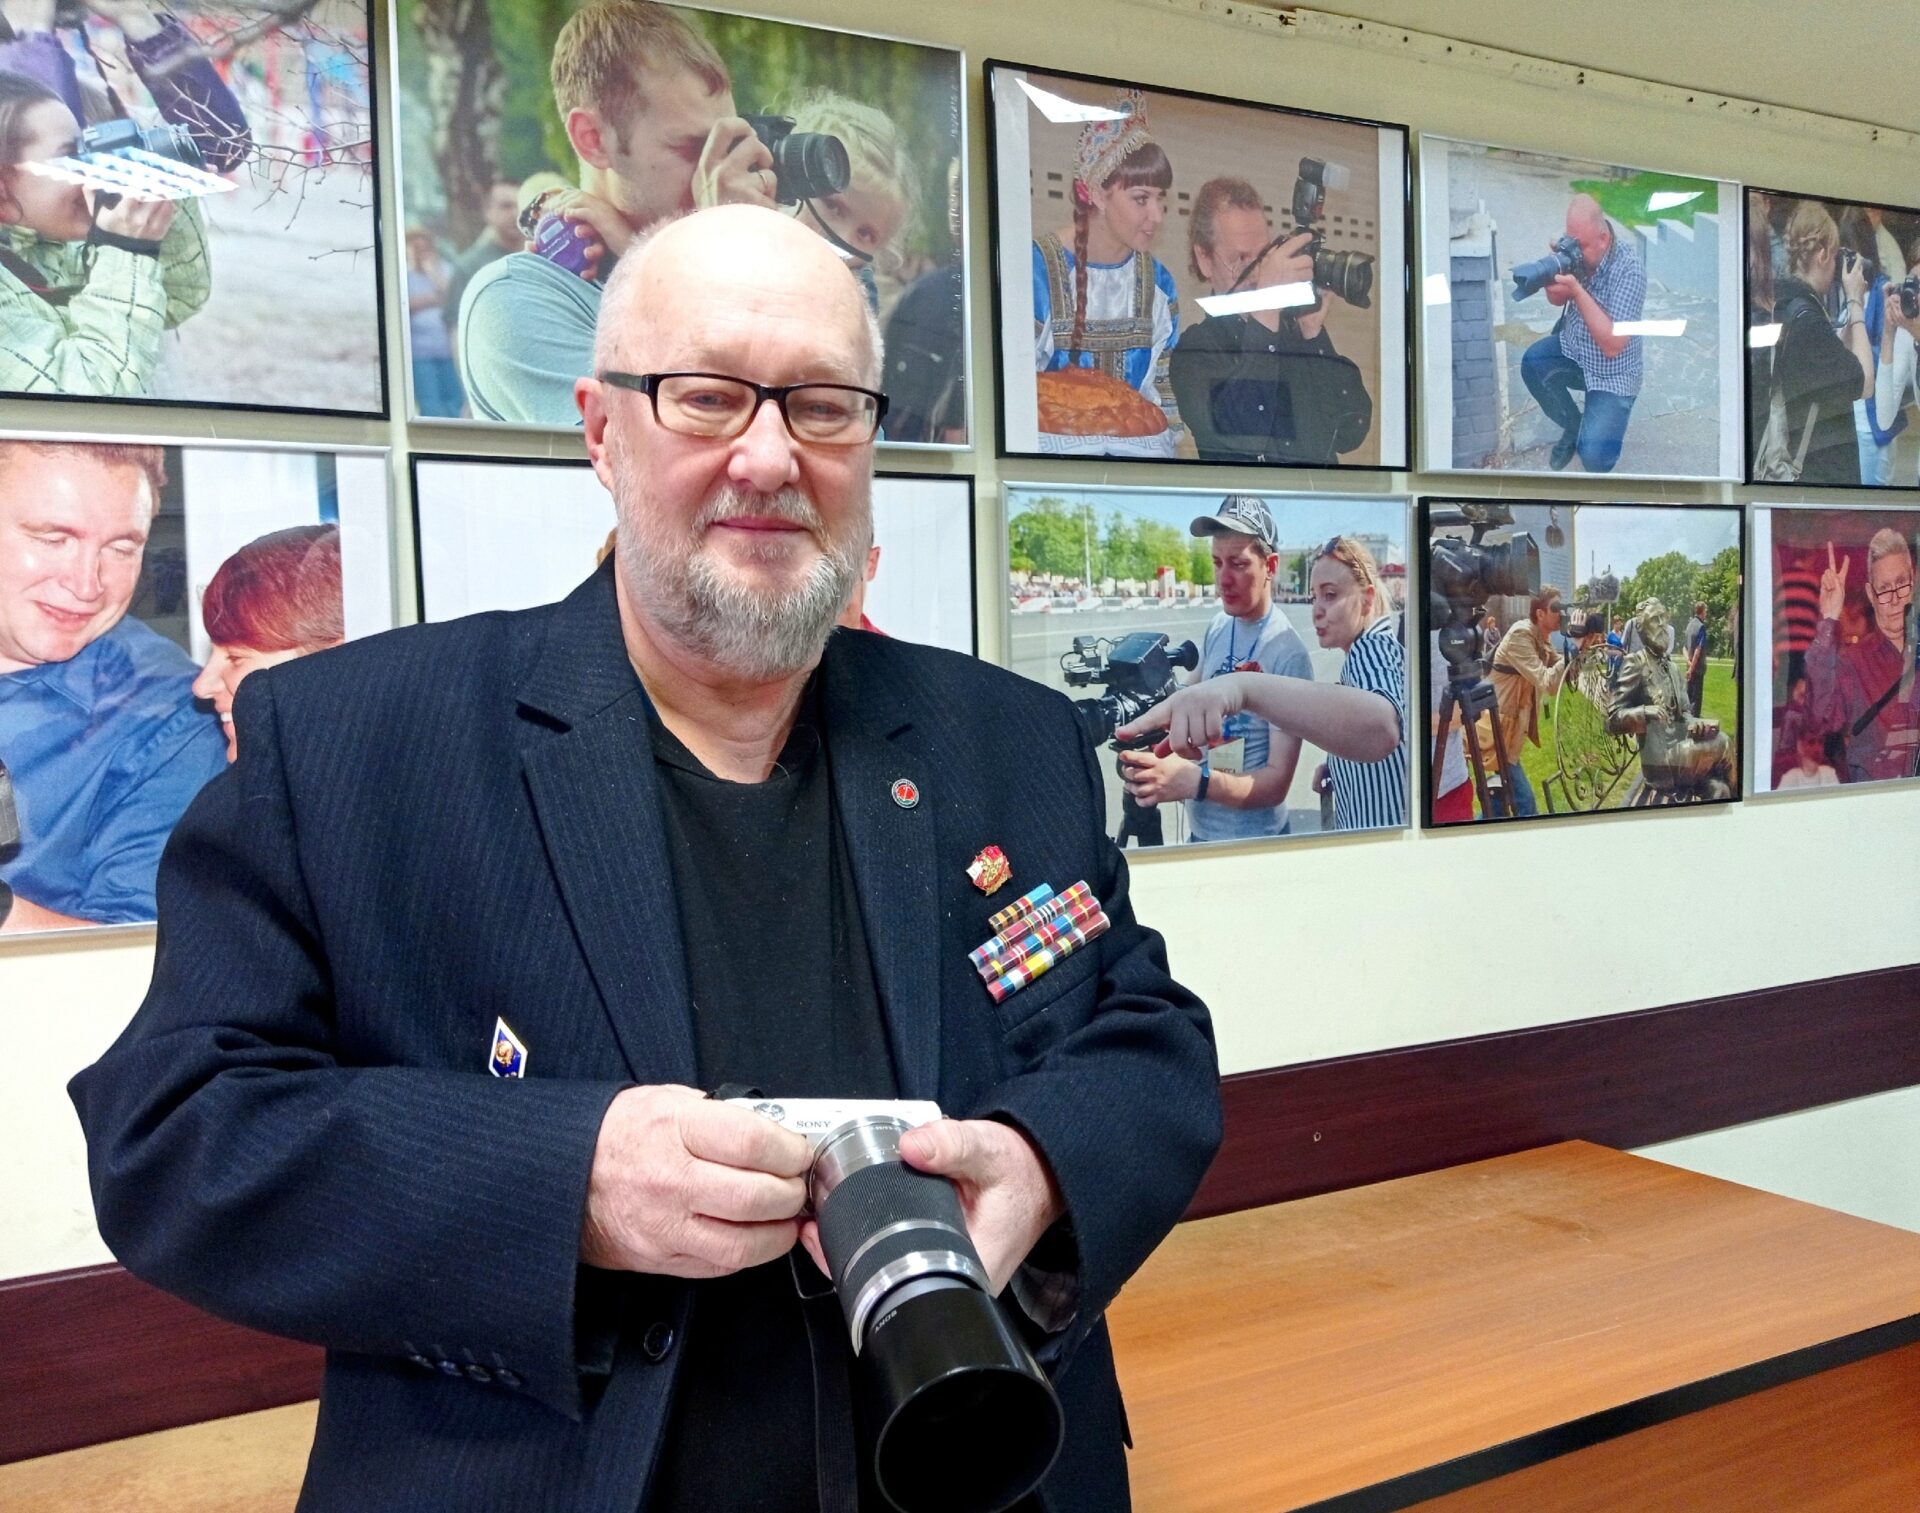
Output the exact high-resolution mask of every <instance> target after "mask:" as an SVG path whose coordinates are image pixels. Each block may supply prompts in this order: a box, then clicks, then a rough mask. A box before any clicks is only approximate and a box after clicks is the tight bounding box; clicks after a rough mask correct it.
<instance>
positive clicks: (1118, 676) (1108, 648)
mask: <svg viewBox="0 0 1920 1513" xmlns="http://www.w3.org/2000/svg"><path fill="white" fill-rule="evenodd" d="M1199 665H1200V648H1199V647H1197V646H1195V645H1194V644H1193V642H1191V641H1182V642H1181V643H1180V644H1179V645H1178V646H1169V645H1168V644H1167V637H1166V634H1165V632H1163V631H1157V630H1136V631H1134V632H1132V633H1131V634H1129V635H1124V636H1122V637H1121V638H1120V639H1119V640H1117V641H1104V640H1102V639H1101V638H1100V637H1098V636H1075V637H1074V638H1073V649H1072V650H1071V651H1069V652H1067V653H1066V654H1065V655H1064V656H1062V657H1061V658H1060V671H1061V674H1062V675H1063V676H1064V677H1065V678H1066V680H1067V686H1068V687H1069V688H1089V687H1092V686H1093V685H1095V684H1100V685H1103V686H1104V687H1105V688H1106V690H1107V691H1106V692H1105V693H1103V694H1101V695H1100V697H1099V698H1097V699H1075V700H1074V701H1073V707H1074V708H1075V709H1076V710H1077V711H1079V714H1080V723H1081V725H1082V726H1083V727H1085V729H1086V732H1087V734H1088V735H1089V736H1091V737H1092V738H1093V741H1094V744H1095V745H1098V744H1099V743H1100V742H1102V741H1112V740H1113V733H1114V731H1116V730H1118V729H1119V728H1120V727H1121V726H1122V725H1128V724H1131V723H1132V722H1133V721H1135V720H1137V719H1139V718H1140V716H1141V715H1143V714H1145V713H1146V712H1147V711H1148V710H1149V709H1151V708H1153V706H1154V705H1156V704H1159V703H1161V702H1163V701H1164V700H1165V699H1166V698H1167V697H1168V696H1169V695H1171V694H1172V692H1173V690H1174V687H1175V684H1174V681H1173V675H1174V672H1175V671H1176V670H1184V671H1187V672H1191V671H1193V669H1194V668H1196V667H1198V666H1199ZM1157 740H1158V737H1154V738H1151V739H1148V740H1145V741H1144V742H1141V743H1139V744H1142V745H1146V746H1151V745H1153V744H1155V742H1156V741H1157ZM1115 749H1116V750H1118V749H1120V748H1119V746H1118V745H1116V746H1115Z"/></svg>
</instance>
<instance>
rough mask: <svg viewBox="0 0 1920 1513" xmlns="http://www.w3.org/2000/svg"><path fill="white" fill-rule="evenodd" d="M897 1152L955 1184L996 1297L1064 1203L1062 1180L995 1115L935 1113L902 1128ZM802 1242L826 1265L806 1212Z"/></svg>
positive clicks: (918, 1167)
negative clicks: (945, 1116)
mask: <svg viewBox="0 0 1920 1513" xmlns="http://www.w3.org/2000/svg"><path fill="white" fill-rule="evenodd" d="M900 1154H901V1155H902V1156H904V1157H905V1158H906V1162H907V1165H909V1166H911V1167H913V1168H915V1169H916V1170H918V1171H923V1172H929V1173H931V1174H932V1175H934V1176H937V1177H945V1178H946V1179H947V1180H948V1181H950V1182H952V1183H953V1185H954V1187H955V1188H956V1189H957V1190H958V1191H959V1194H960V1210H961V1212H962V1213H963V1214H965V1216H966V1220H967V1233H968V1234H969V1235H971V1236H972V1237H973V1247H974V1249H975V1250H977V1251H979V1253H980V1259H981V1261H982V1262H983V1263H984V1264H985V1266H986V1268H987V1276H988V1279H989V1280H990V1281H991V1282H992V1284H993V1292H994V1296H995V1297H998V1296H999V1295H1000V1292H1001V1290H1002V1289H1003V1288H1004V1287H1005V1286H1006V1285H1007V1281H1008V1279H1009V1278H1010V1277H1012V1275H1013V1274H1014V1272H1015V1271H1017V1270H1018V1269H1019V1267H1020V1263H1021V1262H1022V1261H1024V1260H1026V1258H1027V1254H1028V1252H1029V1251H1031V1250H1032V1249H1033V1247H1034V1246H1035V1245H1036V1244H1038V1243H1039V1240H1040V1237H1041V1236H1042V1235H1043V1234H1045V1233H1046V1232H1047V1229H1048V1228H1049V1226H1051V1225H1052V1223H1053V1221H1054V1220H1056V1219H1058V1218H1059V1217H1060V1215H1061V1214H1062V1213H1064V1212H1065V1211H1066V1202H1065V1200H1064V1199H1063V1198H1062V1197H1061V1196H1060V1184H1059V1183H1057V1182H1055V1181H1054V1179H1053V1173H1052V1172H1051V1171H1049V1170H1048V1169H1047V1163H1046V1162H1045V1161H1043V1160H1041V1158H1040V1153H1039V1152H1038V1151H1037V1150H1035V1149H1034V1146H1033V1142H1032V1141H1030V1140H1029V1139H1027V1137H1026V1136H1025V1135H1023V1134H1021V1133H1020V1131H1019V1130H1017V1129H1015V1128H1014V1127H1013V1126H1012V1125H1010V1124H1002V1123H1000V1122H999V1121H998V1120H997V1119H936V1120H935V1121H934V1122H933V1123H931V1124H923V1125H920V1126H919V1127H918V1128H916V1129H911V1130H908V1131H907V1133H906V1134H904V1135H902V1136H901V1137H900ZM800 1243H801V1244H802V1245H804V1246H806V1248H807V1254H809V1255H810V1256H812V1257H813V1259H814V1262H815V1264H817V1265H818V1266H819V1268H820V1270H821V1271H823V1272H825V1271H827V1262H826V1256H825V1255H824V1254H823V1253H822V1251H821V1249H820V1226H819V1224H818V1223H817V1222H815V1221H814V1220H811V1219H809V1220H808V1221H807V1222H806V1223H805V1224H803V1225H802V1226H801V1229H800Z"/></svg>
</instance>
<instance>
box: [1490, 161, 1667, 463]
mask: <svg viewBox="0 0 1920 1513" xmlns="http://www.w3.org/2000/svg"><path fill="white" fill-rule="evenodd" d="M1567 235H1568V236H1569V237H1571V238H1572V239H1573V240H1574V241H1575V242H1577V243H1579V246H1580V269H1579V272H1578V273H1560V274H1556V275H1554V277H1553V279H1552V280H1551V281H1550V282H1549V283H1548V284H1547V286H1546V290H1545V293H1546V296H1547V301H1548V303H1550V304H1552V305H1555V306H1557V307H1559V309H1560V319H1559V320H1558V321H1557V322H1556V323H1555V325H1554V328H1553V329H1552V330H1551V331H1549V332H1548V333H1547V334H1546V335H1545V336H1543V337H1541V338H1540V340H1538V341H1537V342H1535V343H1534V344H1533V345H1532V346H1531V347H1528V348H1527V350H1526V352H1525V354H1524V355H1523V356H1522V357H1521V359H1520V377H1521V378H1522V379H1524V380H1525V382H1526V385H1527V389H1528V391H1529V392H1530V393H1532V395H1533V397H1534V398H1535V399H1536V400H1537V401H1539V404H1540V408H1541V410H1542V411H1544V412H1545V414H1546V417H1547V419H1549V420H1551V421H1552V422H1553V423H1554V424H1555V425H1557V426H1559V427H1560V433H1561V434H1560V439H1559V440H1558V441H1556V442H1555V443H1554V444H1553V451H1552V452H1551V453H1550V454H1549V456H1548V458H1547V464H1548V466H1549V467H1551V468H1553V469H1554V470H1555V471H1556V472H1558V471H1559V470H1560V469H1562V468H1564V467H1566V465H1567V464H1568V463H1569V462H1571V461H1573V458H1574V454H1575V453H1576V452H1577V453H1579V456H1580V466H1581V467H1583V468H1585V469H1586V470H1587V471H1588V472H1589V473H1611V472H1612V471H1613V469H1614V466H1615V464H1616V463H1618V462H1619V461H1620V447H1621V444H1622V442H1623V441H1624V440H1625V438H1626V434H1627V421H1628V420H1629V419H1631V418H1632V416H1633V402H1634V400H1635V399H1636V398H1638V397H1639V394H1640V380H1641V376H1642V366H1643V364H1642V356H1641V350H1640V348H1641V343H1642V341H1643V340H1644V338H1642V337H1639V336H1630V335H1626V334H1624V333H1622V332H1620V331H1618V330H1616V329H1615V327H1616V326H1617V325H1619V324H1620V323H1622V322H1626V321H1638V320H1639V319H1640V316H1641V311H1642V309H1643V308H1644V306H1645V304H1646V299H1647V270H1646V267H1645V265H1644V264H1642V263H1641V261H1640V254H1639V253H1637V252H1635V251H1634V250H1633V248H1632V247H1631V246H1629V245H1628V244H1627V243H1626V242H1624V241H1622V240H1621V238H1620V235H1619V233H1618V232H1617V231H1616V230H1615V228H1614V225H1613V223H1612V222H1611V221H1609V220H1608V219H1607V217H1606V213H1605V212H1604V211H1602V210H1601V208H1600V203H1599V201H1597V200H1596V199H1594V197H1593V196H1592V195H1590V194H1576V195H1575V196H1574V197H1573V201H1572V203H1571V204H1569V205H1568V206H1567ZM1575 389H1580V390H1583V391H1585V394H1586V404H1585V406H1584V407H1582V405H1581V404H1580V402H1579V401H1578V400H1576V399H1575V398H1574V397H1573V391H1574V390H1575Z"/></svg>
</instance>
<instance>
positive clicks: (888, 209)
mask: <svg viewBox="0 0 1920 1513" xmlns="http://www.w3.org/2000/svg"><path fill="white" fill-rule="evenodd" d="M392 14H393V36H394V47H393V53H394V67H395V81H394V90H395V110H396V115H397V117H398V120H399V122H400V164H401V178H400V207H401V216H402V218H403V219H404V221H405V222H406V228H405V239H406V245H407V258H406V276H407V289H408V297H409V300H410V305H409V309H410V315H409V322H408V338H407V356H408V368H409V374H410V378H411V393H412V412H411V413H412V414H414V415H415V416H418V417H420V418H423V419H425V418H431V419H447V420H453V419H466V420H473V421H483V422H489V423H492V424H496V425H518V426H538V427H547V428H564V429H576V428H578V426H579V424H580V415H579V412H578V411H577V410H576V409H575V408H574V402H573V384H574V380H575V379H576V378H578V377H579V376H581V375H582V374H584V373H586V372H588V371H589V369H590V368H591V367H592V357H593V323H594V318H595V316H596V315H597V313H598V311H599V306H600V291H601V287H602V285H603V283H604V281H605V278H606V276H607V274H608V273H609V272H610V271H611V269H612V266H613V263H614V261H615V259H616V258H617V257H618V256H619V254H620V252H621V251H622V250H623V248H624V247H625V246H626V245H627V243H628V242H629V241H630V240H631V239H632V238H633V237H634V236H635V235H636V234H638V233H641V232H644V231H646V230H647V228H648V227H650V226H652V225H654V224H656V223H658V222H659V221H661V220H662V219H664V218H666V217H669V216H672V215H676V214H679V213H680V212H682V211H686V210H691V209H694V208H695V207H696V206H700V205H710V204H720V203H730V202H743V203H751V204H762V205H771V206H773V207H774V208H776V209H779V210H782V211H784V212H785V213H788V214H791V215H793V216H795V217H797V218H798V219H799V220H800V221H801V222H803V223H804V224H805V225H807V226H808V227H810V228H811V229H813V230H814V231H817V232H818V233H819V234H820V235H821V236H822V237H823V238H825V239H826V240H827V241H828V242H829V243H831V244H832V245H833V246H834V248H835V249H836V250H838V251H839V252H840V254H841V255H842V256H843V257H845V258H846V260H847V262H848V265H849V266H850V267H851V268H852V269H853V270H854V273H855V276H856V277H857V278H858V279H859V281H860V283H861V286H862V287H863V288H864V289H865V291H866V296H867V300H868V303H869V305H870V306H871V307H872V309H873V311H874V313H875V314H876V315H877V316H878V318H879V321H880V325H881V330H882V332H883V334H884V336H885V341H886V373H885V375H884V378H883V381H882V383H881V387H882V388H884V389H885V390H886V391H887V394H888V396H889V398H890V400H891V404H890V407H889V409H888V412H887V417H886V424H885V428H884V430H883V431H882V433H881V440H882V442H884V443H888V444H893V445H913V446H938V447H964V446H966V445H967V444H968V442H969V439H970V438H969V434H968V431H969V426H968V415H969V413H970V406H971V398H970V389H971V384H970V381H969V375H968V370H967V340H966V336H967V324H968V323H967V277H966V244H967V243H966V226H965V218H966V203H967V191H966V161H965V157H966V155H965V152H964V150H963V148H964V143H965V141H966V88H965V58H964V56H963V55H962V54H961V53H959V52H956V51H954V50H953V49H951V48H944V47H929V46H925V45H923V44H920V43H916V42H904V41H897V40H894V39H892V38H887V37H875V36H868V35H865V34H862V33H856V32H847V31H838V30H831V29H828V28H825V27H818V26H802V25H799V24H797V23H794V22H790V21H774V20H768V19H766V18H763V17H759V16H751V15H739V14H735V13H732V12H728V11H721V10H711V9H707V8H704V7H693V6H683V5H671V6H670V5H656V4H651V3H648V0H620V3H609V0H562V3H560V4H556V5H549V6H527V5H513V4H508V3H506V0H476V3H474V4H472V5H465V6H446V5H442V4H437V3H434V0H396V3H395V4H394V6H393V7H392ZM743 376H747V377H751V376H753V375H743Z"/></svg>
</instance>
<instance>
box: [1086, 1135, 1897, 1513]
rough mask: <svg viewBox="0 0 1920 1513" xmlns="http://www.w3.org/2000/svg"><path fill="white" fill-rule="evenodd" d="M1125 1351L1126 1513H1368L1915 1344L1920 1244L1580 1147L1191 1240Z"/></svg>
mask: <svg viewBox="0 0 1920 1513" xmlns="http://www.w3.org/2000/svg"><path fill="white" fill-rule="evenodd" d="M1112 1327H1113V1333H1114V1350H1115V1355H1116V1358H1117V1360H1118V1362H1119V1367H1120V1377H1121V1384H1122V1387H1123V1389H1124V1390H1125V1393H1126V1399H1127V1411H1128V1416H1129V1418H1130V1419H1131V1421H1132V1426H1133V1436H1134V1443H1135V1447H1136V1449H1135V1454H1134V1457H1133V1462H1132V1465H1133V1477H1134V1496H1135V1501H1136V1503H1137V1505H1138V1506H1139V1507H1141V1508H1143V1509H1152V1510H1153V1513H1243V1510H1245V1509H1248V1508H1259V1509H1262V1510H1280V1509H1291V1508H1302V1507H1320V1506H1324V1507H1325V1509H1327V1510H1329V1513H1332V1510H1335V1509H1338V1510H1340V1513H1358V1510H1362V1509H1368V1510H1372V1509H1385V1508H1397V1507H1405V1506H1408V1505H1409V1504H1411V1503H1414V1502H1417V1501H1418V1500H1419V1499H1421V1498H1423V1497H1430V1496H1433V1495H1435V1494H1437V1493H1439V1492H1443V1491H1448V1490H1452V1489H1454V1488H1457V1487H1460V1486H1463V1485H1468V1484H1470V1483H1472V1482H1474V1481H1478V1480H1483V1479H1486V1478H1487V1477H1490V1476H1494V1475H1498V1474H1501V1473H1503V1472H1506V1471H1511V1470H1513V1469H1515V1468H1517V1467H1520V1466H1524V1465H1527V1464H1529V1463H1531V1462H1533V1461H1539V1460H1542V1459H1545V1458H1547V1457H1549V1456H1553V1455H1557V1454H1560V1453H1563V1452H1565V1451H1567V1450H1570V1449H1574V1448H1577V1447H1578V1446H1579V1445H1580V1444H1582V1443H1585V1442H1588V1441H1590V1440H1591V1439H1596V1438H1601V1437H1604V1436H1606V1435H1609V1434H1619V1433H1622V1432H1625V1431H1627V1430H1630V1429H1634V1428H1639V1427H1642V1426H1644V1425H1645V1424H1646V1423H1648V1422H1653V1421H1657V1420H1659V1419H1661V1418H1664V1417H1669V1416H1672V1415H1673V1414H1676V1413H1681V1412H1687V1411H1691V1410H1692V1409H1694V1408H1696V1407H1699V1406H1703V1405H1704V1404H1706V1403H1710V1402H1712V1401H1716V1400H1719V1399H1720V1398H1722V1397H1725V1396H1729V1395H1733V1394H1737V1393H1742V1392H1751V1391H1754V1390H1758V1389H1760V1388H1762V1387H1766V1386H1770V1385H1773V1384H1774V1383H1776V1382H1778V1381H1781V1380H1785V1379H1790V1378H1791V1377H1793V1376H1796V1375H1800V1374H1804V1373H1806V1372H1808V1371H1812V1370H1818V1369H1821V1368H1823V1367H1826V1366H1829V1365H1832V1364H1836V1363H1838V1362H1840V1361H1844V1360H1846V1359H1849V1358H1855V1357H1857V1355H1858V1354H1859V1353H1861V1352H1866V1351H1872V1350H1876V1349H1879V1350H1884V1349H1889V1348H1893V1347H1895V1346H1898V1345H1901V1344H1905V1343H1908V1342H1910V1341H1912V1340H1914V1339H1920V1235H1914V1234H1910V1233H1908V1232H1906V1231H1904V1230H1896V1229H1890V1228H1887V1227H1885V1226H1882V1225H1877V1224H1871V1223H1868V1222H1867V1221H1865V1220H1861V1219H1854V1218H1849V1217H1847V1216H1845V1215H1842V1214H1836V1213H1833V1212H1830V1211H1828V1210H1826V1209H1821V1208H1816V1207H1814V1206H1812V1205H1810V1204H1804V1203H1797V1202H1794V1201H1793V1200H1791V1199H1787V1198H1780V1197H1776V1196H1774V1195H1772V1194H1769V1193H1762V1192H1757V1191H1755V1190H1753V1189H1751V1188H1745V1187H1739V1186H1736V1185H1734V1184H1732V1183H1728V1182H1720V1181H1717V1180H1715V1179H1712V1178H1708V1177H1700V1176H1696V1175H1694V1174H1692V1173H1690V1172H1683V1171H1681V1170H1679V1169H1677V1168H1675V1167H1670V1166H1665V1165H1663V1164H1661V1163H1659V1162H1654V1161H1648V1160H1644V1159H1642V1158H1639V1157H1634V1156H1628V1155H1622V1154H1620V1153H1618V1152H1615V1151H1607V1150H1602V1149H1600V1148H1599V1147H1596V1146H1592V1145H1586V1144H1578V1143H1574V1144H1567V1145H1560V1146H1553V1147H1549V1148H1547V1149H1544V1150H1539V1151H1531V1152H1526V1153H1524V1154H1520V1155H1514V1156H1507V1157H1504V1158H1501V1159H1498V1160H1494V1161H1487V1162H1479V1163H1475V1164H1472V1165H1468V1166H1463V1167H1457V1168H1453V1169H1451V1170H1447V1171H1442V1172H1432V1173H1428V1174H1426V1175H1423V1176H1417V1177H1408V1178H1404V1179H1401V1180H1399V1181H1395V1182H1389V1183H1384V1184H1381V1185H1379V1186H1375V1187H1370V1188H1365V1189H1358V1190H1351V1191H1346V1192H1341V1193H1335V1194H1327V1195H1324V1196H1321V1197H1316V1198H1309V1199H1305V1200H1302V1201H1300V1202H1297V1203H1291V1204H1287V1205H1284V1206H1281V1207H1278V1208H1270V1209H1257V1210H1250V1211H1247V1212H1243V1213H1237V1214H1231V1215H1228V1216H1225V1217H1222V1218H1216V1219H1209V1220H1204V1221H1200V1222H1196V1223H1191V1224H1184V1225H1182V1226H1180V1227H1179V1228H1178V1229H1177V1230H1175V1232H1174V1233H1173V1234H1172V1235H1171V1236H1170V1237H1169V1238H1168V1240H1167V1241H1166V1243H1165V1244H1164V1245H1162V1246H1161V1248H1160V1250H1159V1251H1157V1252H1156V1253H1155V1254H1154V1256H1153V1258H1152V1259H1151V1260H1150V1261H1149V1262H1148V1263H1147V1265H1146V1266H1145V1268H1143V1269H1142V1271H1141V1273H1140V1274H1139V1276H1137V1277H1136V1278H1135V1279H1134V1280H1133V1282H1131V1283H1130V1284H1129V1285H1128V1287H1127V1289H1126V1290H1125V1292H1123V1293H1122V1295H1121V1297H1120V1300H1119V1302H1118V1303H1117V1304H1116V1305H1115V1306H1114V1309H1113V1311H1112ZM1620 1506H1622V1507H1626V1506H1633V1505H1632V1504H1630V1503H1623V1504H1621V1505H1620Z"/></svg>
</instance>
